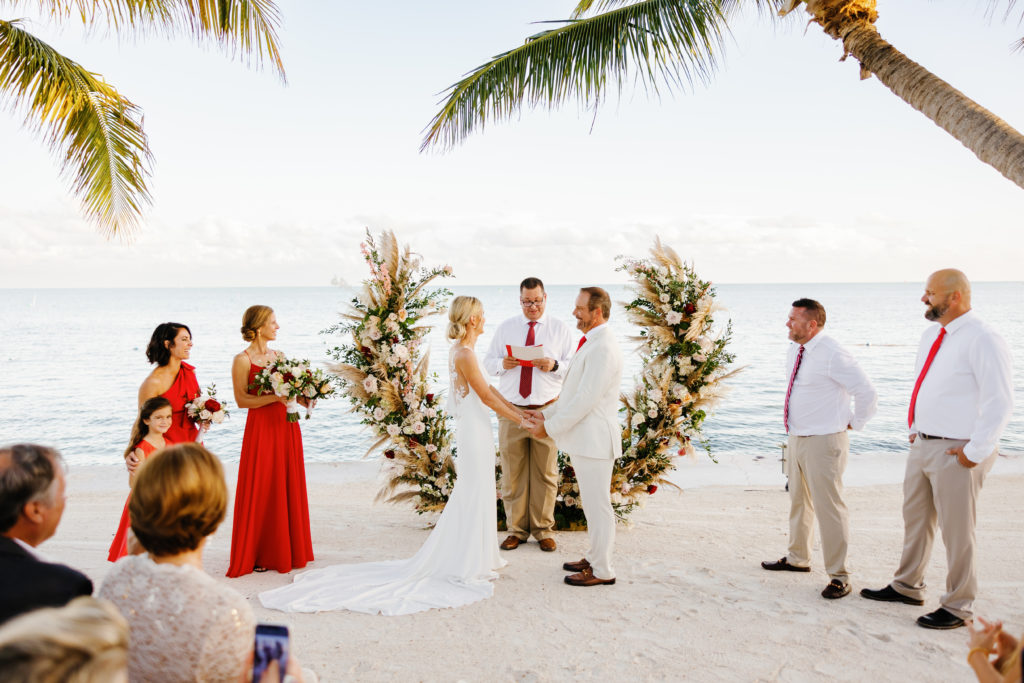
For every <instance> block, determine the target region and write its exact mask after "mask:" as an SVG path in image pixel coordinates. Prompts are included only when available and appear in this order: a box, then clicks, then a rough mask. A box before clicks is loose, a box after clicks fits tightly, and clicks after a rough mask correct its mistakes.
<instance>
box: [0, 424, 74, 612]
mask: <svg viewBox="0 0 1024 683" xmlns="http://www.w3.org/2000/svg"><path fill="white" fill-rule="evenodd" d="M64 487H65V481H64V463H63V460H62V459H61V457H60V453H58V452H57V451H55V450H53V449H52V448H47V447H45V446H36V445H35V444H15V445H13V446H4V447H0V623H3V622H5V621H7V620H8V619H10V618H11V617H14V616H17V615H19V614H22V613H24V612H28V611H30V610H33V609H36V608H39V607H60V606H62V605H66V604H67V603H68V602H69V601H70V600H71V599H72V598H75V597H77V596H79V595H91V594H92V581H90V580H89V579H88V577H86V576H85V574H82V573H81V572H77V571H75V570H74V569H71V568H70V567H67V566H65V565H62V564H53V563H50V562H47V561H46V560H45V559H43V557H42V556H41V555H40V554H39V553H38V552H37V551H36V546H38V545H39V544H40V543H42V542H43V541H45V540H46V539H48V538H50V537H51V536H53V533H54V532H55V531H56V530H57V525H58V524H59V523H60V518H61V515H62V514H64V501H65V494H64Z"/></svg>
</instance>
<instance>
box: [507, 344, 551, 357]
mask: <svg viewBox="0 0 1024 683" xmlns="http://www.w3.org/2000/svg"><path fill="white" fill-rule="evenodd" d="M510 348H511V349H512V357H513V358H515V359H516V360H538V359H540V358H543V357H544V345H543V344H537V345H536V346H512V347H510Z"/></svg>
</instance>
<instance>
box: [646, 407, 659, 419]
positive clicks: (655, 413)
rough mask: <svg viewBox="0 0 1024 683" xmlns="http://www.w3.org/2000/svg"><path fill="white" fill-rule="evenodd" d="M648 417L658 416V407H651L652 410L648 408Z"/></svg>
mask: <svg viewBox="0 0 1024 683" xmlns="http://www.w3.org/2000/svg"><path fill="white" fill-rule="evenodd" d="M647 417H650V418H655V417H658V409H657V408H651V409H650V410H648V411H647Z"/></svg>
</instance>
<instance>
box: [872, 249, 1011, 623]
mask: <svg viewBox="0 0 1024 683" xmlns="http://www.w3.org/2000/svg"><path fill="white" fill-rule="evenodd" d="M921 301H922V302H923V303H924V305H925V307H926V308H925V314H924V317H925V318H927V319H928V320H931V321H933V322H936V323H938V325H933V326H931V327H929V328H928V329H927V330H925V331H924V334H923V335H922V336H921V343H920V345H919V347H918V350H917V362H916V367H915V372H914V377H915V383H914V389H913V391H912V393H911V399H910V410H909V414H908V416H907V424H908V426H909V428H910V454H909V455H908V456H907V472H906V476H905V477H904V481H903V528H904V531H903V534H904V535H903V556H902V558H901V559H900V566H899V568H898V569H897V570H896V575H895V577H894V578H893V581H892V583H890V584H889V585H888V586H886V587H885V588H882V589H879V590H871V589H868V588H865V589H864V590H862V591H861V592H860V594H861V595H862V596H863V597H865V598H868V599H870V600H882V601H885V602H902V603H905V604H908V605H923V604H924V594H925V583H924V574H925V568H926V567H927V565H928V561H929V559H930V558H931V552H932V543H933V541H934V540H935V525H936V522H938V526H939V529H940V530H941V531H942V542H943V544H944V545H945V546H946V567H947V570H946V592H945V593H944V594H943V595H942V597H941V598H940V604H941V606H940V607H939V609H937V610H935V611H934V612H930V613H928V614H925V615H922V616H921V617H919V618H918V619H917V623H918V625H919V626H923V627H924V628H934V629H951V628H958V627H960V626H963V625H964V624H965V623H966V622H967V621H969V620H970V619H972V618H973V616H974V615H973V612H972V607H973V604H974V598H975V595H976V594H977V591H978V579H977V572H976V569H975V566H974V547H975V537H974V527H975V522H976V505H977V499H978V494H979V493H980V492H981V485H982V483H983V482H984V481H985V475H986V474H988V471H989V470H990V469H991V468H992V465H993V464H994V463H995V459H996V454H997V453H998V448H999V437H1000V436H1001V435H1002V433H1003V430H1004V429H1005V428H1006V425H1007V424H1008V423H1009V421H1010V416H1011V415H1012V413H1013V362H1012V359H1011V358H1010V349H1009V347H1008V346H1007V344H1006V341H1005V340H1003V338H1002V337H1001V336H999V334H998V333H996V332H995V331H994V330H993V329H992V328H990V327H989V326H988V325H987V324H985V322H983V321H982V320H981V319H980V318H979V317H978V316H977V315H975V314H974V313H973V312H972V311H971V284H970V282H969V281H968V280H967V276H966V275H964V274H963V273H962V272H960V271H959V270H955V269H952V268H950V269H945V270H940V271H936V272H935V273H932V275H931V277H929V278H928V282H927V284H926V285H925V293H924V296H922V297H921Z"/></svg>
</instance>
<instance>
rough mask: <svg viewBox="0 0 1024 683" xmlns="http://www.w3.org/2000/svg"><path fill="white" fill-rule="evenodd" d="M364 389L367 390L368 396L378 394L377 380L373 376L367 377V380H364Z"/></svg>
mask: <svg viewBox="0 0 1024 683" xmlns="http://www.w3.org/2000/svg"><path fill="white" fill-rule="evenodd" d="M363 389H365V390H366V393H368V394H376V393H377V378H376V377H374V376H373V375H367V376H366V379H364V380H363Z"/></svg>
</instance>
